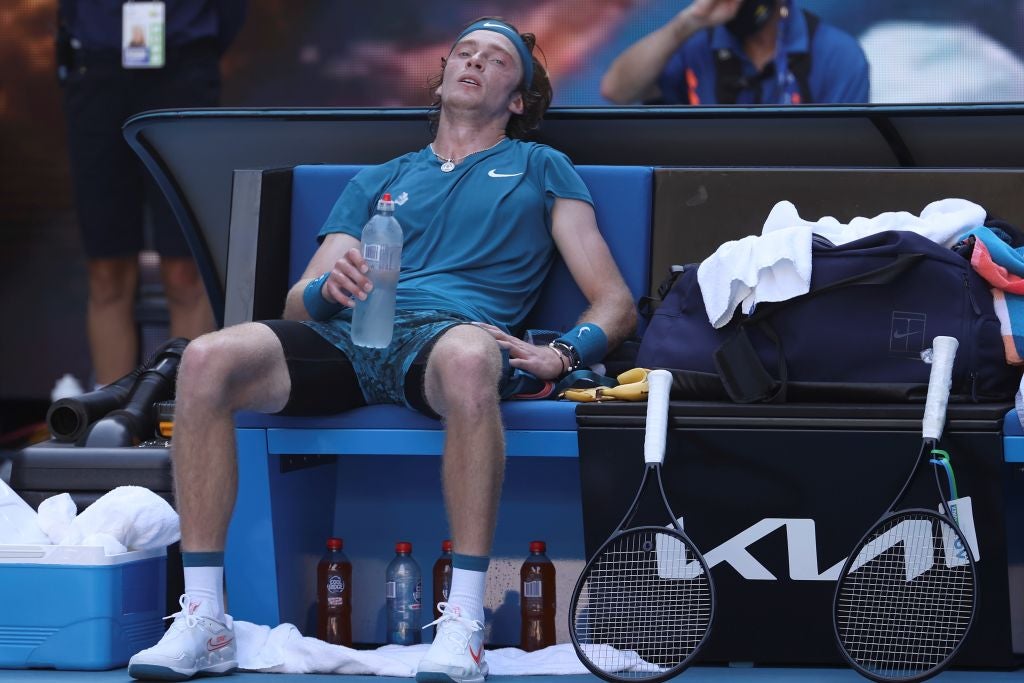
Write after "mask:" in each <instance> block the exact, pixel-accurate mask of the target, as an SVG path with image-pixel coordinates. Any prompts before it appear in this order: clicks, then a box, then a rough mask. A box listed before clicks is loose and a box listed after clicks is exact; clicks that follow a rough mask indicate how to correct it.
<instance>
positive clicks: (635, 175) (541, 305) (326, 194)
mask: <svg viewBox="0 0 1024 683" xmlns="http://www.w3.org/2000/svg"><path fill="white" fill-rule="evenodd" d="M362 168H363V166H341V165H324V166H317V165H308V166H296V167H295V169H294V173H293V178H292V230H291V260H290V263H289V280H290V281H291V282H294V281H295V280H297V279H298V278H299V276H300V275H302V271H303V269H304V268H305V267H306V264H307V263H308V262H309V259H310V257H311V256H312V255H313V252H314V251H315V250H316V247H317V243H316V239H315V238H316V235H317V233H318V232H319V231H320V228H321V227H323V224H324V221H325V220H326V219H327V216H328V214H329V213H330V212H331V209H332V208H333V207H334V203H335V201H336V200H337V199H338V196H339V195H340V194H341V191H342V190H343V189H344V188H345V185H346V183H348V181H349V180H351V179H352V177H353V176H354V175H355V174H356V173H358V172H359V171H360V170H361V169H362ZM576 169H577V171H579V174H580V177H582V178H583V181H584V182H585V183H586V184H587V187H589V188H590V193H591V195H592V196H593V198H594V207H595V211H596V213H597V224H598V226H599V227H600V229H601V234H602V235H603V236H604V238H605V241H606V242H607V243H608V246H609V248H610V249H611V252H612V255H613V256H614V257H615V261H616V263H617V264H618V266H619V270H620V271H621V272H622V276H623V278H624V279H625V280H626V284H627V286H628V287H629V289H630V291H631V292H632V293H633V297H634V299H638V298H639V297H641V296H644V295H646V294H647V287H648V283H649V282H650V261H651V211H652V208H651V207H652V196H653V189H652V188H653V183H652V179H653V169H652V168H651V167H649V166H577V167H576ZM586 304H587V301H586V298H585V297H584V296H583V294H582V292H580V291H579V288H578V287H576V284H575V282H573V279H572V276H571V275H570V274H569V271H568V269H567V268H566V267H565V264H564V263H563V262H562V261H561V259H559V260H558V261H557V262H556V263H555V265H554V267H553V268H552V270H551V273H550V274H549V275H548V278H547V280H546V281H545V283H544V291H543V293H542V294H541V297H540V300H539V301H538V303H537V306H536V307H535V308H534V310H533V312H532V313H531V314H530V315H529V316H528V318H527V321H526V325H527V327H531V328H538V329H555V330H565V329H568V328H570V327H572V326H573V325H574V324H575V322H576V318H577V317H578V316H579V314H580V313H581V312H582V311H583V309H584V308H585V307H586Z"/></svg>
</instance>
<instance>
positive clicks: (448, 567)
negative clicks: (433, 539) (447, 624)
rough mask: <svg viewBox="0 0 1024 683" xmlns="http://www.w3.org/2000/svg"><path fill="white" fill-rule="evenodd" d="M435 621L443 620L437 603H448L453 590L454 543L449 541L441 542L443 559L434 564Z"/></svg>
mask: <svg viewBox="0 0 1024 683" xmlns="http://www.w3.org/2000/svg"><path fill="white" fill-rule="evenodd" d="M433 583H434V604H433V608H434V619H440V618H441V612H439V611H438V609H437V603H439V602H448V594H449V593H450V592H451V589H452V542H451V541H450V540H448V539H445V540H443V541H441V557H439V558H437V562H435V563H434V571H433Z"/></svg>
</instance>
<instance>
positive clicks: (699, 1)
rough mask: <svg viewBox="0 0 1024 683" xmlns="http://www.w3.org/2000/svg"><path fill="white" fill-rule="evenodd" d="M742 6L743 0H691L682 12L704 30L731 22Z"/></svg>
mask: <svg viewBox="0 0 1024 683" xmlns="http://www.w3.org/2000/svg"><path fill="white" fill-rule="evenodd" d="M742 4H743V0H693V2H692V3H691V4H690V5H689V6H688V7H687V8H686V9H684V10H683V12H686V13H689V15H690V17H691V18H693V19H694V20H696V21H697V22H698V23H700V24H701V25H702V26H704V27H705V28H711V27H713V26H721V25H722V24H724V23H726V22H728V21H731V20H732V19H733V18H734V17H735V16H736V13H737V12H739V10H740V5H742Z"/></svg>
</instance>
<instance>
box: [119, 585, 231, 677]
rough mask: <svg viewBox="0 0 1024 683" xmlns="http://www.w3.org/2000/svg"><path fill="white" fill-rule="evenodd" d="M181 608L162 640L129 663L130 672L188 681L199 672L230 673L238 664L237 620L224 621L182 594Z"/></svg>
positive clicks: (228, 617) (136, 674) (228, 618)
mask: <svg viewBox="0 0 1024 683" xmlns="http://www.w3.org/2000/svg"><path fill="white" fill-rule="evenodd" d="M178 604H180V605H181V611H180V612H176V613H174V614H172V615H171V616H169V617H164V618H165V619H174V623H172V624H171V627H170V628H169V629H167V633H165V634H164V637H163V638H161V639H160V642H159V643H157V644H156V645H154V646H153V647H151V648H148V649H146V650H143V651H142V652H140V653H138V654H137V655H135V656H134V657H132V658H131V660H130V661H129V662H128V675H129V676H131V677H132V678H135V679H138V680H140V681H184V680H188V679H189V678H192V677H193V676H195V675H196V674H206V675H216V674H226V673H229V672H231V671H232V670H234V669H235V668H237V667H238V661H237V656H236V652H237V649H236V647H235V631H234V622H233V621H232V619H231V617H230V616H228V615H226V614H225V615H224V621H225V622H226V623H221V622H219V621H217V620H216V619H214V618H213V617H211V616H207V615H206V614H204V612H210V611H211V610H209V608H207V607H206V606H205V605H203V603H201V602H194V601H192V600H190V599H189V596H188V595H182V596H181V600H180V601H179V603H178Z"/></svg>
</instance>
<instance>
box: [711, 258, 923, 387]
mask: <svg viewBox="0 0 1024 683" xmlns="http://www.w3.org/2000/svg"><path fill="white" fill-rule="evenodd" d="M924 258H925V255H924V254H913V253H904V254H899V255H897V256H896V258H895V259H893V260H892V262H890V263H887V264H886V265H884V266H882V267H881V268H876V269H874V270H869V271H867V272H864V273H860V274H858V275H852V276H850V277H847V278H843V279H842V280H836V281H835V282H831V283H829V284H827V285H823V286H821V287H816V288H814V289H811V290H810V291H808V292H807V293H806V294H801V295H800V296H797V297H793V298H792V299H788V300H786V301H778V302H772V303H770V304H759V305H758V306H757V308H756V309H755V310H754V313H753V314H751V315H750V316H748V317H747V318H746V319H744V320H742V321H741V322H740V323H739V325H738V326H737V330H736V333H735V334H734V335H733V336H732V337H730V338H729V339H728V340H727V341H725V342H724V343H723V344H722V345H721V346H719V347H718V348H717V349H715V352H714V363H715V368H716V369H717V370H718V374H719V377H720V378H721V380H722V384H723V386H724V387H725V390H726V392H727V393H728V394H729V398H731V399H732V400H733V401H735V402H736V403H755V402H768V403H783V402H785V400H786V389H787V384H788V381H789V368H788V367H787V365H786V354H785V351H784V349H783V348H782V339H780V338H779V335H778V334H777V333H776V332H775V329H774V328H772V326H771V324H770V323H769V321H768V318H769V317H770V316H772V315H774V314H775V313H778V312H779V311H781V310H783V309H785V308H786V307H787V306H790V305H792V304H794V303H796V302H803V301H808V300H810V299H813V298H815V297H818V296H821V295H822V294H825V293H827V292H834V291H836V290H838V289H844V288H846V287H852V286H859V285H883V284H889V283H891V282H892V281H894V280H896V279H897V278H899V277H900V276H902V275H903V274H905V273H906V272H907V271H908V270H911V269H912V268H914V267H915V266H916V265H917V264H918V263H920V262H921V261H922V259H924ZM752 325H756V326H757V328H758V329H759V330H761V332H763V333H764V334H765V336H767V337H768V339H769V340H770V341H771V342H772V344H773V345H774V346H775V353H776V358H777V359H778V366H777V368H776V371H777V374H778V379H775V378H773V377H772V376H771V375H770V374H769V373H768V371H767V370H766V369H765V367H764V365H763V364H762V363H761V359H760V358H759V357H758V355H757V351H756V350H755V349H754V346H753V344H751V342H750V337H749V336H748V335H747V328H749V327H750V326H752Z"/></svg>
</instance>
